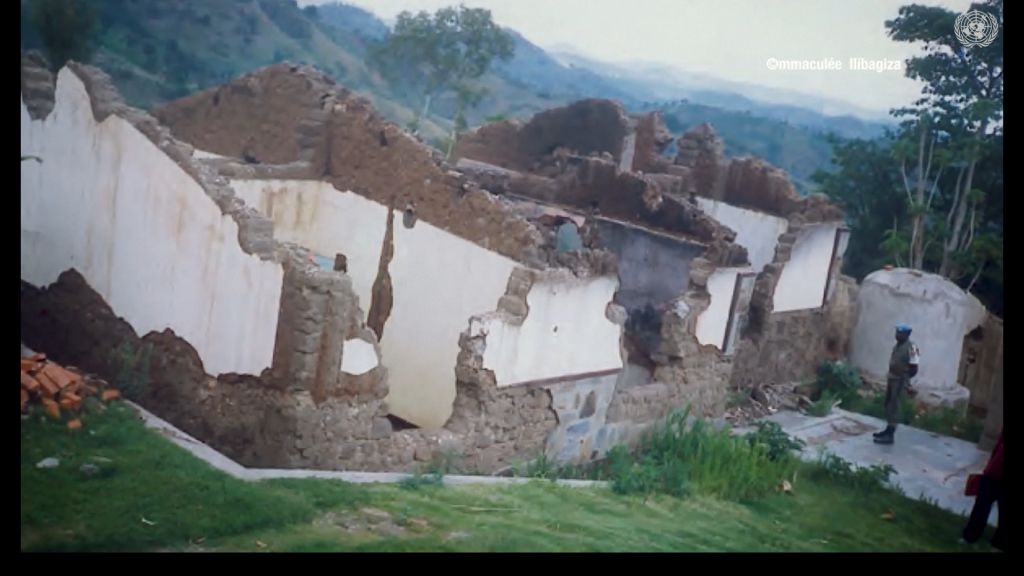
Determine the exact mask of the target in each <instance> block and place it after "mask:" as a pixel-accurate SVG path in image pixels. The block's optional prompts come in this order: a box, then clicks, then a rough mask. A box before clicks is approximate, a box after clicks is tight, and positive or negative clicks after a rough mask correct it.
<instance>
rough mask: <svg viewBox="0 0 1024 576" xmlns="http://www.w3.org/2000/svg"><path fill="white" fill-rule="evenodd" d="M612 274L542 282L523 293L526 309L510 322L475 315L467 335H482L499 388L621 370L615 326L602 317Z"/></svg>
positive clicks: (486, 361) (609, 296)
mask: <svg viewBox="0 0 1024 576" xmlns="http://www.w3.org/2000/svg"><path fill="white" fill-rule="evenodd" d="M618 286H619V282H618V279H616V278H607V277H597V278H589V279H586V280H582V281H580V280H576V279H573V280H560V281H558V280H541V281H538V282H535V283H534V285H533V287H532V288H531V289H530V293H529V295H528V296H527V304H528V306H529V313H528V314H527V316H526V319H525V320H524V321H523V323H522V325H520V326H515V325H512V324H509V323H508V322H507V321H505V320H504V319H503V318H502V317H501V315H499V314H489V315H486V316H485V317H484V318H474V319H473V321H472V322H471V333H472V334H474V335H478V334H480V333H481V331H483V332H485V333H486V339H485V342H486V348H485V349H484V356H483V366H484V368H485V369H487V370H492V371H493V372H494V376H495V379H496V380H497V384H498V387H504V386H513V385H516V384H522V383H526V382H533V381H536V380H545V379H549V378H556V377H565V376H577V375H584V374H589V373H594V372H600V371H604V370H621V369H622V366H623V363H622V358H621V355H620V351H619V338H620V336H621V334H622V329H621V327H620V326H618V325H616V324H614V323H613V322H612V321H611V320H608V318H607V317H606V316H605V309H606V308H607V306H608V303H609V302H611V301H612V297H613V296H614V294H615V291H616V290H618Z"/></svg>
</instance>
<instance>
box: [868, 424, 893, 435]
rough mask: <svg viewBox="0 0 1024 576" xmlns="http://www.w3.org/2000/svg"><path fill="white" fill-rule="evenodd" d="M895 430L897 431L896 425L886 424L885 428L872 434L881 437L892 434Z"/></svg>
mask: <svg viewBox="0 0 1024 576" xmlns="http://www.w3.org/2000/svg"><path fill="white" fill-rule="evenodd" d="M895 431H896V430H895V427H893V426H886V427H885V430H879V431H878V432H875V433H874V434H872V436H874V437H875V438H881V437H882V436H889V435H890V434H892V433H893V432H895Z"/></svg>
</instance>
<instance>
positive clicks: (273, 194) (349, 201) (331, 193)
mask: <svg viewBox="0 0 1024 576" xmlns="http://www.w3.org/2000/svg"><path fill="white" fill-rule="evenodd" d="M231 188H232V189H234V191H235V194H236V195H237V196H238V197H239V198H241V199H242V200H244V201H245V203H246V204H248V205H249V206H252V207H254V208H256V210H258V211H259V212H260V214H263V215H264V216H266V217H268V218H270V219H271V220H273V221H274V236H276V237H277V239H278V240H281V241H283V242H294V243H296V244H298V245H300V246H304V247H306V248H308V249H310V250H312V251H314V252H316V253H317V254H319V255H320V256H323V257H324V258H325V259H326V260H328V261H330V262H331V264H332V265H333V263H334V255H335V254H337V253H339V252H340V253H342V254H345V256H346V257H347V259H348V275H349V277H350V278H351V279H352V288H353V289H354V290H355V292H356V295H357V296H359V303H360V305H361V306H362V308H363V312H364V313H365V312H367V311H368V310H369V308H370V296H371V290H372V289H373V281H374V279H376V278H377V267H378V266H379V265H380V249H381V245H382V243H383V242H384V230H385V228H386V222H387V214H388V209H387V207H386V206H383V205H381V204H377V203H376V202H373V201H371V200H367V199H366V198H364V197H362V196H360V195H358V194H355V193H352V192H342V191H340V190H338V189H336V188H335V187H334V186H333V185H332V184H331V183H330V182H321V181H318V180H232V181H231ZM395 225H396V227H398V226H401V217H400V216H399V217H397V218H396V221H395ZM491 306H494V304H493V303H492V304H491Z"/></svg>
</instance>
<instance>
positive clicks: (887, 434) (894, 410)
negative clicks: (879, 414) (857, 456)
mask: <svg viewBox="0 0 1024 576" xmlns="http://www.w3.org/2000/svg"><path fill="white" fill-rule="evenodd" d="M910 332H911V328H910V326H908V325H907V324H897V325H896V345H895V346H893V348H892V355H891V356H890V357H889V374H888V375H887V377H886V386H885V416H886V419H887V420H888V426H886V428H885V430H882V431H881V432H876V433H875V434H874V437H875V443H876V444H892V443H893V440H894V439H893V435H895V433H896V425H897V424H899V418H900V402H901V400H902V396H903V393H904V392H906V390H907V388H908V387H909V386H910V379H911V378H913V377H914V376H917V367H918V364H919V362H920V353H919V351H918V349H917V346H915V345H914V343H913V342H911V341H910Z"/></svg>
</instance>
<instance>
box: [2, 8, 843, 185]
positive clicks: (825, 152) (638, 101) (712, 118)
mask: <svg viewBox="0 0 1024 576" xmlns="http://www.w3.org/2000/svg"><path fill="white" fill-rule="evenodd" d="M32 1H33V0H21V5H22V11H21V13H22V16H21V42H22V47H23V48H39V47H40V42H39V38H38V35H37V34H36V33H35V30H34V29H33V28H32V25H31V23H30V22H29V20H28V18H27V16H26V10H25V8H26V5H27V4H29V3H31V2H32ZM93 1H94V2H95V4H96V6H97V7H98V9H99V14H100V20H101V21H100V34H99V38H98V43H99V50H98V52H97V54H96V56H95V57H94V60H93V63H94V64H96V65H98V66H100V67H101V68H103V69H104V70H106V71H107V72H108V73H109V74H110V75H111V77H112V78H113V80H114V83H115V84H116V85H117V87H118V89H119V90H120V91H121V93H122V94H123V95H124V97H125V99H126V100H128V102H129V103H131V104H132V105H134V106H137V107H140V108H144V109H149V108H150V107H152V106H153V105H155V104H160V103H163V102H167V101H169V100H173V99H176V98H179V97H181V96H184V95H187V94H190V93H193V92H195V91H198V90H203V89H206V88H209V87H212V86H216V85H219V84H222V83H224V82H226V81H228V80H230V79H232V78H235V77H237V76H240V75H243V74H246V73H249V72H252V71H254V70H257V69H259V68H262V67H264V66H268V65H270V64H274V63H276V62H281V61H284V60H289V61H292V62H297V63H301V64H308V65H312V66H316V67H317V68H319V69H321V70H323V71H325V72H327V73H329V74H331V75H332V76H333V77H334V78H335V79H337V80H338V81H339V82H340V83H342V84H344V85H345V86H347V87H349V88H351V89H353V90H356V91H357V92H360V93H362V94H364V95H366V96H367V97H369V98H370V99H371V100H372V101H373V102H374V105H375V106H376V107H377V108H378V109H379V110H380V111H381V113H382V114H384V115H385V116H387V117H388V118H389V119H391V120H392V121H393V122H395V123H397V124H402V125H404V124H406V123H407V122H408V121H410V120H411V119H412V118H413V116H414V112H413V110H416V109H418V108H419V106H420V105H421V102H420V100H419V98H418V96H417V95H408V96H405V95H401V94H396V93H394V92H393V91H392V90H391V89H390V88H389V87H388V86H387V84H386V83H385V82H384V81H382V80H381V79H380V78H379V77H378V76H377V75H376V74H375V73H374V72H372V71H371V70H369V69H368V68H367V66H366V64H365V62H364V56H365V53H366V47H367V44H368V42H370V41H372V40H373V39H377V38H380V37H381V36H382V35H383V34H384V33H385V32H386V31H387V29H388V27H387V25H386V24H384V22H382V21H381V20H380V19H378V18H377V17H375V16H374V15H373V14H371V13H369V12H367V11H366V10H363V9H361V8H358V7H354V6H350V5H346V4H342V3H334V4H327V5H321V6H317V7H316V8H315V9H314V8H309V7H307V8H305V9H302V8H299V7H298V6H297V5H296V3H295V2H294V1H292V0H202V1H198V0H93ZM509 32H510V33H511V34H512V35H513V38H514V39H515V43H516V55H515V58H514V59H513V60H512V61H510V62H507V63H498V64H496V65H495V67H494V69H493V71H492V72H491V73H490V74H488V75H487V76H485V77H484V78H483V79H482V84H483V85H484V86H485V87H486V88H487V89H488V91H489V96H488V97H487V98H486V99H485V100H484V102H483V103H482V104H481V106H480V107H479V108H478V109H476V110H474V111H473V112H472V113H471V114H470V115H469V118H468V120H469V122H470V124H471V125H476V124H480V123H483V122H484V121H485V119H486V118H487V117H488V116H494V115H506V116H511V117H519V118H526V117H528V116H530V115H532V114H534V113H536V112H539V111H541V110H545V109H548V108H552V107H556V106H561V105H564V104H567V103H569V102H572V101H574V100H578V99H580V98H585V97H602V98H614V99H617V100H619V101H620V102H622V103H623V104H624V105H625V106H627V107H628V108H630V109H631V110H637V109H641V108H643V107H644V106H645V103H646V102H649V101H652V100H653V98H651V97H650V96H649V94H648V93H647V92H645V91H644V90H643V88H642V87H638V86H636V85H634V84H630V83H624V82H622V81H619V80H618V79H616V78H612V77H609V76H604V75H602V74H600V73H598V72H595V71H593V70H590V69H587V68H585V67H567V66H563V65H562V64H560V63H559V62H558V61H557V60H555V59H554V58H553V57H552V56H551V55H549V54H548V53H547V52H545V51H544V50H543V49H541V48H539V47H538V46H536V45H534V44H532V43H530V42H529V41H528V40H527V39H526V38H524V37H523V36H522V35H520V34H518V33H517V32H515V31H513V30H509ZM740 98H742V97H740ZM651 106H653V105H651V104H647V107H648V108H649V107H651ZM661 107H662V108H663V109H664V110H665V112H666V120H667V121H668V122H669V124H670V127H672V129H673V131H675V132H676V133H677V135H679V134H681V133H682V131H683V130H685V129H686V128H688V127H690V126H692V125H694V124H698V123H700V122H704V121H708V122H711V123H712V124H713V125H714V127H715V129H716V130H718V132H719V133H720V134H721V136H722V137H723V139H724V140H725V142H726V146H727V151H728V153H729V154H733V155H738V154H754V155H757V156H760V157H762V158H765V159H766V160H768V161H769V162H772V163H773V164H776V165H778V166H780V167H782V168H784V169H786V170H788V171H790V173H791V174H792V175H793V177H794V179H795V180H796V181H797V182H798V185H799V186H800V188H801V189H804V190H805V189H806V187H807V186H806V182H805V181H806V178H807V176H809V175H810V173H811V172H813V171H814V169H815V168H827V167H828V164H829V158H830V157H831V153H830V149H829V147H828V146H827V144H825V142H824V139H823V137H821V136H820V135H818V134H816V133H815V132H814V131H813V130H810V129H806V128H798V127H794V126H790V125H788V124H786V123H784V122H780V121H776V120H769V119H766V118H764V117H759V116H753V115H751V114H749V113H743V112H736V111H729V110H724V109H721V108H716V107H712V106H701V105H694V104H689V103H684V102H676V103H673V104H672V105H662V106H661ZM454 113H455V103H454V101H453V99H451V98H440V99H437V100H436V101H435V102H434V104H433V106H432V114H431V117H430V118H429V119H428V120H426V121H424V122H421V131H422V132H423V134H424V136H426V137H427V138H429V139H443V138H445V137H446V135H447V132H448V131H449V130H450V129H451V120H450V118H451V117H452V116H453V115H454Z"/></svg>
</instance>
